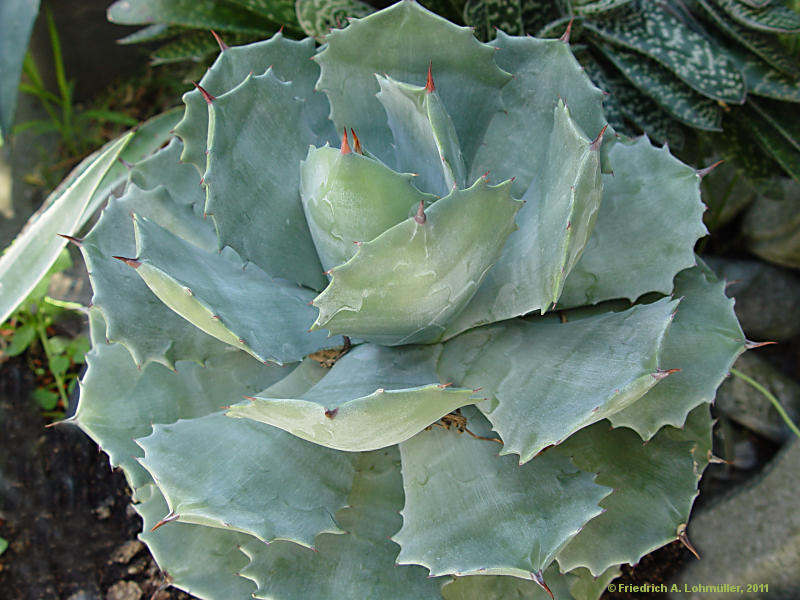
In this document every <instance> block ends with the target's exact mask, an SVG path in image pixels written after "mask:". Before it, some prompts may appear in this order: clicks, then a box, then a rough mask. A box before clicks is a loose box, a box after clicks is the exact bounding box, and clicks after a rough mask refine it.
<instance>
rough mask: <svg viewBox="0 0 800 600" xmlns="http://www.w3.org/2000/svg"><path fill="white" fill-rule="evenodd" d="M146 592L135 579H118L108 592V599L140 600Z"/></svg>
mask: <svg viewBox="0 0 800 600" xmlns="http://www.w3.org/2000/svg"><path fill="white" fill-rule="evenodd" d="M143 594H144V592H142V588H140V587H139V584H137V583H136V582H135V581H118V582H117V583H115V584H114V585H112V586H111V587H110V588H108V591H107V592H106V600H140V599H141V597H142V595H143Z"/></svg>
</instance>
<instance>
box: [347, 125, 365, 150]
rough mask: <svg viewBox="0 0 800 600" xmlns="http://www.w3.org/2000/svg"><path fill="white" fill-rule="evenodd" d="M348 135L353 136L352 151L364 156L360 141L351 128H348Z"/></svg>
mask: <svg viewBox="0 0 800 600" xmlns="http://www.w3.org/2000/svg"><path fill="white" fill-rule="evenodd" d="M350 135H352V136H353V151H354V152H356V153H358V154H364V149H363V148H362V147H361V140H359V139H358V136H357V135H356V132H355V131H354V130H353V128H352V127H351V128H350Z"/></svg>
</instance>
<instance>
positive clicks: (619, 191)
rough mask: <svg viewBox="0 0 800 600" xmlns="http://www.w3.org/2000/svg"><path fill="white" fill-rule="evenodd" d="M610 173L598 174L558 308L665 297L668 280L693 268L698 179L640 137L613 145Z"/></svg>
mask: <svg viewBox="0 0 800 600" xmlns="http://www.w3.org/2000/svg"><path fill="white" fill-rule="evenodd" d="M609 159H610V162H611V168H612V169H613V171H614V174H613V175H604V176H603V183H604V188H603V202H602V204H601V205H600V212H599V214H598V217H597V223H596V224H595V227H594V231H593V233H592V237H590V238H589V241H588V242H587V244H586V248H585V250H584V253H583V255H582V256H581V260H580V261H578V264H577V265H576V266H575V268H574V269H572V271H571V273H570V274H569V276H568V277H567V281H566V283H565V285H564V292H563V294H562V295H561V298H560V300H559V306H560V308H569V307H573V306H583V305H585V304H596V303H597V302H600V301H602V300H610V299H613V298H627V299H629V300H631V301H633V300H635V299H636V298H638V297H639V296H641V295H642V294H645V293H647V292H652V291H657V292H660V293H662V294H669V293H670V292H671V291H672V280H673V278H674V277H675V275H676V274H677V273H678V272H679V271H681V270H683V269H686V268H688V267H691V266H693V265H694V264H695V257H694V253H693V252H692V247H693V245H694V243H695V242H696V241H697V240H698V239H699V238H700V237H702V236H703V235H705V234H706V233H707V232H706V228H705V226H704V225H703V211H704V210H705V206H704V205H703V203H702V202H701V200H700V177H699V176H698V175H697V173H696V172H695V170H694V169H692V168H691V167H689V166H687V165H685V164H683V163H682V162H680V161H679V160H678V159H676V158H674V157H673V156H672V155H671V154H670V153H669V150H667V149H666V148H655V147H653V146H652V145H651V144H650V142H649V140H647V138H644V137H643V138H640V139H639V140H637V141H636V142H634V143H633V144H622V143H618V144H615V145H614V146H613V147H612V148H611V152H610V154H609Z"/></svg>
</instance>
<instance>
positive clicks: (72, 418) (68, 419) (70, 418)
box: [45, 415, 78, 428]
mask: <svg viewBox="0 0 800 600" xmlns="http://www.w3.org/2000/svg"><path fill="white" fill-rule="evenodd" d="M77 422H78V419H76V418H75V416H74V415H73V416H71V417H68V418H66V419H61V420H60V421H53V422H52V423H48V424H47V425H45V428H49V427H55V426H56V425H63V424H64V423H77Z"/></svg>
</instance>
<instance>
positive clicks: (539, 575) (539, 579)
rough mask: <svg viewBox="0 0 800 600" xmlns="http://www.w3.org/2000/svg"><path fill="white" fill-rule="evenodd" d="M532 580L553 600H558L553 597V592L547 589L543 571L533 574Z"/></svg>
mask: <svg viewBox="0 0 800 600" xmlns="http://www.w3.org/2000/svg"><path fill="white" fill-rule="evenodd" d="M531 579H533V580H534V581H535V582H536V583H537V584H538V585H539V587H540V588H542V589H543V590H544V591H545V592H547V594H548V595H549V596H550V598H552V600H556V597H555V596H553V592H551V591H550V588H549V587H547V584H546V583H545V582H544V577H543V576H542V571H541V569H540V570H538V571H536V573H531Z"/></svg>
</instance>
